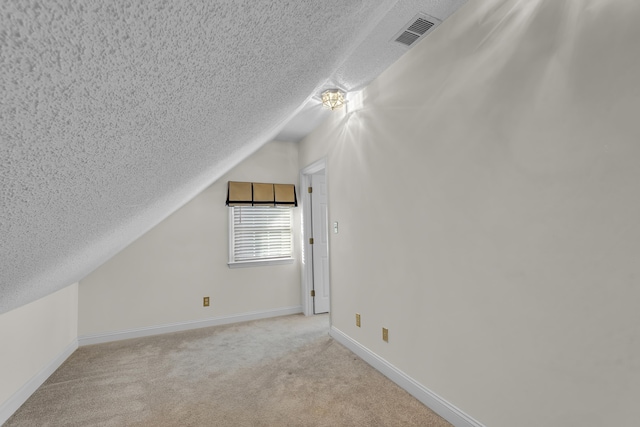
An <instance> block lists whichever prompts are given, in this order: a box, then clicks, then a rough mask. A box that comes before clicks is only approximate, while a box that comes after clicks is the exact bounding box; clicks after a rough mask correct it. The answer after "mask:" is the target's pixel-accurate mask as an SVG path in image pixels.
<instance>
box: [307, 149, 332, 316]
mask: <svg viewBox="0 0 640 427" xmlns="http://www.w3.org/2000/svg"><path fill="white" fill-rule="evenodd" d="M322 170H324V174H325V177H326V179H327V183H328V182H329V177H328V175H327V160H326V158H321V159H319V160H316V161H315V162H313V163H311V164H310V165H308V166H306V167H305V168H303V169H301V170H300V193H301V196H302V197H300V199H301V202H302V224H303V227H302V251H301V252H302V253H301V257H300V259H301V266H302V268H301V269H300V270H301V275H302V280H301V292H302V312H303V313H304V315H305V316H313V314H314V313H313V299H312V298H311V290H312V289H313V268H312V267H313V258H312V257H310V256H308V254H310V253H311V251H312V247H311V245H310V244H309V237H311V236H312V235H313V231H312V229H311V196H310V195H309V192H308V191H307V188H308V187H309V184H310V183H311V175H313V174H315V173H318V172H320V171H322ZM327 187H328V186H327ZM328 193H329V190H328V188H327V210H329V200H328V199H329V197H328ZM327 220H328V216H327ZM327 230H329V224H327ZM329 234H331V233H329ZM329 246H331V245H329ZM329 246H327V256H328V258H329V315H331V295H332V292H331V257H330V256H329V252H330V249H329Z"/></svg>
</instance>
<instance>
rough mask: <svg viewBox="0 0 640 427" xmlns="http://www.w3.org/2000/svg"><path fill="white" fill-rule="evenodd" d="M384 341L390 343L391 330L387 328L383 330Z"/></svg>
mask: <svg viewBox="0 0 640 427" xmlns="http://www.w3.org/2000/svg"><path fill="white" fill-rule="evenodd" d="M382 341H384V342H389V330H388V329H387V328H382Z"/></svg>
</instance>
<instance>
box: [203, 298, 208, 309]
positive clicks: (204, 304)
mask: <svg viewBox="0 0 640 427" xmlns="http://www.w3.org/2000/svg"><path fill="white" fill-rule="evenodd" d="M202 306H203V307H209V297H204V298H203V299H202Z"/></svg>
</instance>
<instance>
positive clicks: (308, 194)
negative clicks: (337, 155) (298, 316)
mask: <svg viewBox="0 0 640 427" xmlns="http://www.w3.org/2000/svg"><path fill="white" fill-rule="evenodd" d="M300 175H301V177H300V178H301V179H300V181H301V188H302V191H303V192H304V196H305V197H303V198H302V199H303V201H302V202H303V204H302V209H303V222H304V228H303V232H304V256H303V264H302V265H303V271H302V276H303V277H302V282H303V283H302V292H303V310H304V313H305V315H307V316H309V315H313V314H321V313H328V312H330V311H331V306H330V305H331V304H330V301H331V297H330V283H329V218H328V209H327V199H328V198H327V175H326V169H325V162H324V160H320V161H318V162H315V163H313V164H311V165H310V166H308V167H306V168H305V169H303V170H302V172H301V174H300Z"/></svg>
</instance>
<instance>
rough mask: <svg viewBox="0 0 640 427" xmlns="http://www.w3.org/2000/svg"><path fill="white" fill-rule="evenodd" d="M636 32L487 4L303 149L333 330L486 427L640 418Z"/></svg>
mask: <svg viewBox="0 0 640 427" xmlns="http://www.w3.org/2000/svg"><path fill="white" fill-rule="evenodd" d="M639 20H640V5H638V3H637V2H635V1H631V0H628V1H617V2H606V1H595V0H593V1H590V0H584V1H578V0H575V1H567V2H557V1H551V0H548V1H541V0H527V1H517V0H507V1H504V0H487V1H479V0H477V1H473V0H472V1H470V2H469V3H468V4H467V5H466V6H465V7H463V8H462V9H461V10H460V11H459V12H458V13H457V14H455V15H454V16H453V17H452V18H450V19H449V20H447V21H446V22H445V23H444V24H443V25H442V26H441V27H440V28H439V29H437V30H436V31H435V32H434V33H433V34H431V35H430V36H429V37H428V38H427V39H425V40H424V41H423V42H422V43H420V44H419V45H417V46H416V47H414V48H413V49H412V50H411V51H409V52H408V53H407V55H405V56H404V57H403V58H402V59H401V60H400V61H399V62H398V63H397V64H395V65H394V66H392V67H391V68H390V69H389V70H387V72H385V73H384V74H383V75H382V76H381V77H380V78H378V79H377V80H376V81H375V82H374V83H373V84H371V85H370V86H369V87H368V88H367V89H366V90H365V92H364V107H363V108H362V109H361V110H360V111H357V112H353V113H351V114H346V113H344V112H342V113H338V114H336V115H334V116H333V117H332V119H331V120H330V121H328V122H326V123H325V124H324V125H323V126H321V127H320V128H319V129H318V130H317V131H316V132H314V133H313V134H312V135H311V136H309V137H308V138H307V139H305V140H304V141H303V143H302V144H301V148H300V160H299V161H300V166H301V167H304V166H306V165H307V164H309V163H311V162H312V161H314V160H316V159H318V158H320V157H323V156H325V155H326V156H327V162H328V165H327V170H328V179H329V210H330V212H329V213H330V221H332V222H333V221H339V223H340V232H339V234H337V235H336V234H331V242H330V253H331V283H332V290H331V292H332V323H333V326H334V327H335V328H337V329H339V330H340V331H342V332H344V333H345V334H347V335H348V336H349V337H351V338H352V339H354V340H356V341H358V342H359V343H360V344H362V345H363V346H365V347H367V348H368V349H370V350H371V351H373V352H375V353H376V354H378V355H379V356H381V357H383V358H384V359H386V360H387V361H389V362H390V363H392V364H393V365H394V366H395V367H397V368H399V369H400V370H402V371H404V372H405V373H407V374H408V375H409V376H411V377H412V378H414V379H415V380H416V381H418V382H419V383H421V384H422V385H424V386H426V387H428V388H429V389H431V390H433V391H434V392H436V393H437V394H439V395H440V396H442V397H443V398H444V399H446V400H447V401H448V402H450V403H452V404H454V405H456V406H457V407H458V408H460V409H462V410H463V411H464V412H466V413H467V414H469V415H470V416H472V417H474V418H475V419H476V420H478V421H480V422H482V423H484V424H485V425H487V426H491V427H512V426H519V427H527V426H532V427H534V426H535V427H537V426H563V427H564V426H581V427H589V426H594V427H595V426H605V425H617V426H623V425H624V426H629V425H636V424H637V422H638V421H637V420H638V419H640V406H639V405H637V402H638V401H639V400H640V328H639V325H640V286H639V285H638V280H639V278H640V262H638V260H639V259H640V221H639V220H638V218H640V167H639V166H638V165H639V159H640V143H639V137H640V120H639V116H638V112H639V111H640V84H638V76H640V49H638V45H637V44H638V41H639V40H640V26H638V25H637V22H638V21H639ZM356 312H358V313H361V315H362V328H356V327H355V324H354V313H356ZM383 326H384V327H388V328H389V335H390V339H389V343H385V342H383V341H382V340H381V332H380V331H381V328H382V327H383Z"/></svg>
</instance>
